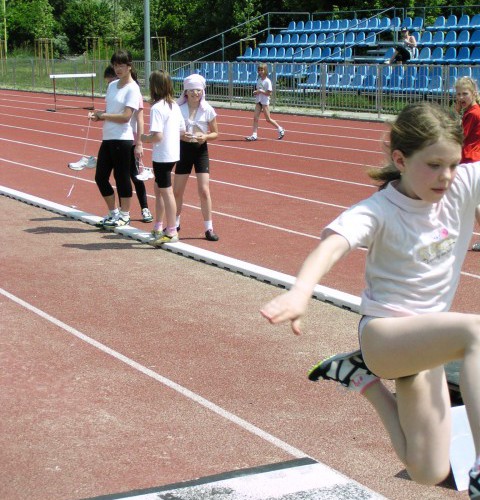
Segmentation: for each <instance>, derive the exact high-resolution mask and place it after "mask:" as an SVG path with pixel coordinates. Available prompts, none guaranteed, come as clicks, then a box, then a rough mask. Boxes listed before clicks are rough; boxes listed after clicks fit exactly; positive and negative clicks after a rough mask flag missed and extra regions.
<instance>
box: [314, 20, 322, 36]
mask: <svg viewBox="0 0 480 500" xmlns="http://www.w3.org/2000/svg"><path fill="white" fill-rule="evenodd" d="M321 26H322V23H321V22H320V20H319V19H316V20H315V21H313V26H312V29H313V31H314V32H315V33H318V32H319V31H320V30H321Z"/></svg>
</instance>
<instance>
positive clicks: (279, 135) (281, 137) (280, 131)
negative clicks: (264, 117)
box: [278, 128, 285, 141]
mask: <svg viewBox="0 0 480 500" xmlns="http://www.w3.org/2000/svg"><path fill="white" fill-rule="evenodd" d="M284 135H285V129H283V128H281V129H280V130H279V131H278V140H279V141H280V140H282V139H283V136H284Z"/></svg>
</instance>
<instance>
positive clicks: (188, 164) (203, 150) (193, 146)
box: [175, 141, 210, 175]
mask: <svg viewBox="0 0 480 500" xmlns="http://www.w3.org/2000/svg"><path fill="white" fill-rule="evenodd" d="M193 167H195V173H196V174H208V173H209V172H210V160H209V158H208V146H207V143H206V142H204V143H203V144H198V143H195V142H193V143H190V142H185V141H180V160H179V161H177V166H176V167H175V175H189V174H191V173H192V168H193Z"/></svg>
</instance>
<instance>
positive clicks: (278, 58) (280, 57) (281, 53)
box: [275, 47, 285, 62]
mask: <svg viewBox="0 0 480 500" xmlns="http://www.w3.org/2000/svg"><path fill="white" fill-rule="evenodd" d="M275 61H276V62H281V61H285V47H278V48H277V55H276V56H275Z"/></svg>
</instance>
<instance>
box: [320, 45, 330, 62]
mask: <svg viewBox="0 0 480 500" xmlns="http://www.w3.org/2000/svg"><path fill="white" fill-rule="evenodd" d="M331 55H332V49H331V48H330V47H325V48H324V49H322V61H328V58H329V57H330V56H331Z"/></svg>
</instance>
